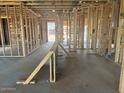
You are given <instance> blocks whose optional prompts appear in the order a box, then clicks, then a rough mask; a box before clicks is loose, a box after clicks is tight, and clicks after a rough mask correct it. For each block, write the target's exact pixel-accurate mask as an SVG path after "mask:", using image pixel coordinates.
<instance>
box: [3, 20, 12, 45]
mask: <svg viewBox="0 0 124 93" xmlns="http://www.w3.org/2000/svg"><path fill="white" fill-rule="evenodd" d="M1 24H2V33H1V34H2V35H3V42H4V45H9V44H10V40H9V30H8V22H7V19H6V18H2V19H1Z"/></svg>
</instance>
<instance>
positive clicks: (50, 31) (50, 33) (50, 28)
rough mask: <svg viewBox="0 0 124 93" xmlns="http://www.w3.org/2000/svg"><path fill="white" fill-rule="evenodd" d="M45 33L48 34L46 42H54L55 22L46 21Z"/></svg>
mask: <svg viewBox="0 0 124 93" xmlns="http://www.w3.org/2000/svg"><path fill="white" fill-rule="evenodd" d="M47 33H48V42H54V41H55V22H54V21H48V22H47Z"/></svg>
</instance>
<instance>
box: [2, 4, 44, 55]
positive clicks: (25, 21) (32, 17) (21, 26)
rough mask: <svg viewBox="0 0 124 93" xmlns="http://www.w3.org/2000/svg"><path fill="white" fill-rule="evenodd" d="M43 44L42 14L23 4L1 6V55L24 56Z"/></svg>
mask: <svg viewBox="0 0 124 93" xmlns="http://www.w3.org/2000/svg"><path fill="white" fill-rule="evenodd" d="M41 44H42V28H41V18H40V16H38V15H37V14H35V13H34V12H33V11H32V10H30V9H28V8H27V7H25V6H23V5H22V4H19V5H1V6H0V57H23V56H26V55H28V54H30V53H31V52H32V51H33V50H35V49H36V48H38V47H39V46H40V45H41Z"/></svg>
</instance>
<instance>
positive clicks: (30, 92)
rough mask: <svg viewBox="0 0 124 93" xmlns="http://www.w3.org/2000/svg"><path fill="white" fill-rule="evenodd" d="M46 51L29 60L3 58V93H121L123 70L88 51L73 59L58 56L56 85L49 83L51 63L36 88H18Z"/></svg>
mask: <svg viewBox="0 0 124 93" xmlns="http://www.w3.org/2000/svg"><path fill="white" fill-rule="evenodd" d="M49 47H50V45H49V44H48V46H47V48H49ZM42 48H43V47H42ZM45 51H46V50H45ZM45 51H43V50H42V49H41V48H40V49H38V50H36V51H35V52H34V53H32V54H31V55H29V56H28V57H26V58H0V93H117V88H118V80H119V72H120V67H119V66H118V65H116V64H115V63H113V62H109V61H108V60H106V59H104V58H103V57H100V56H98V55H95V54H90V53H88V54H87V51H86V50H82V51H81V50H80V51H77V53H73V57H71V58H67V57H65V56H59V57H58V62H57V79H58V80H57V82H56V83H52V84H51V83H49V65H48V64H47V65H46V66H44V68H43V69H42V70H41V71H40V73H39V74H38V75H37V77H36V79H37V83H36V84H35V85H16V84H15V82H16V81H18V80H20V79H24V78H25V77H26V76H27V75H28V74H29V72H31V70H32V69H33V67H34V66H36V65H37V64H38V62H39V61H40V59H41V56H42V53H43V52H45Z"/></svg>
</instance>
